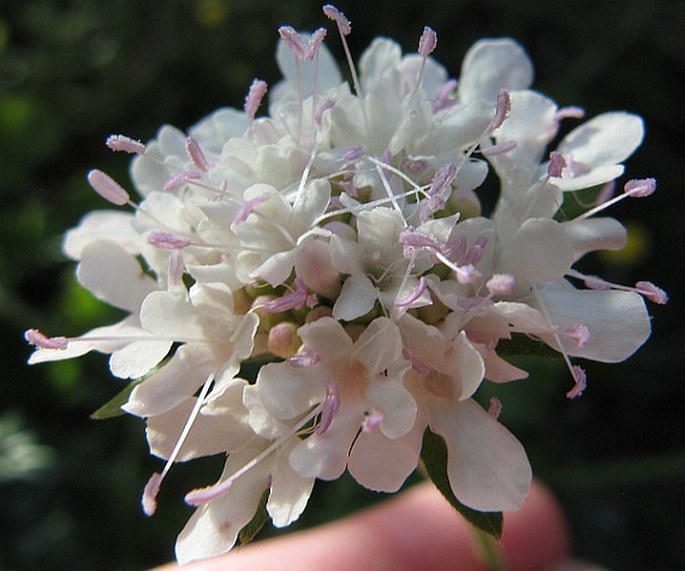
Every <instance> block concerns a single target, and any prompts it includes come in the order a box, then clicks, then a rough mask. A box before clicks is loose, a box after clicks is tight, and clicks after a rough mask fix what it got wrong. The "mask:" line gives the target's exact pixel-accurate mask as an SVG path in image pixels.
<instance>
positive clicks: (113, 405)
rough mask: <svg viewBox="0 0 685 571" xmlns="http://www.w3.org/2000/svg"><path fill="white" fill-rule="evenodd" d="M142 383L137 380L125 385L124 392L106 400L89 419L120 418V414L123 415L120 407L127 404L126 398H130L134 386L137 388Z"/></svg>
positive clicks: (141, 380) (140, 380)
mask: <svg viewBox="0 0 685 571" xmlns="http://www.w3.org/2000/svg"><path fill="white" fill-rule="evenodd" d="M142 382H143V379H142V378H141V379H137V380H135V381H131V382H130V383H129V384H127V385H126V387H125V388H124V390H122V391H119V392H118V393H117V394H116V395H115V396H114V397H113V398H111V399H110V400H108V401H107V402H106V403H105V404H103V405H102V406H101V407H100V408H99V409H97V410H96V411H95V412H94V413H93V414H91V415H90V418H93V419H95V420H105V419H107V418H114V417H116V416H121V415H122V414H124V411H123V410H121V407H122V406H123V405H125V404H126V403H127V402H128V397H129V396H131V393H132V392H133V389H135V388H136V386H138V385H139V384H140V383H142Z"/></svg>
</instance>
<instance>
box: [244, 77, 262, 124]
mask: <svg viewBox="0 0 685 571" xmlns="http://www.w3.org/2000/svg"><path fill="white" fill-rule="evenodd" d="M267 90H268V86H267V83H266V81H262V80H261V79H255V80H254V81H253V82H252V85H250V90H249V91H248V92H247V97H245V105H244V106H243V109H244V110H245V114H246V115H247V116H248V118H249V119H250V121H252V120H253V119H254V118H255V116H256V115H257V109H259V106H260V105H261V104H262V101H263V100H264V96H265V95H266V92H267Z"/></svg>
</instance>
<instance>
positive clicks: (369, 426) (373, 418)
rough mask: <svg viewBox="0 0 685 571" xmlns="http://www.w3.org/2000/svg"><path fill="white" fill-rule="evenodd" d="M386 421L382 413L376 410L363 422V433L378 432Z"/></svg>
mask: <svg viewBox="0 0 685 571" xmlns="http://www.w3.org/2000/svg"><path fill="white" fill-rule="evenodd" d="M384 419H385V417H384V416H383V413H382V412H380V411H378V410H374V411H373V412H371V413H369V414H367V415H366V416H365V417H364V420H363V422H362V431H363V432H366V433H369V432H376V430H378V429H379V428H380V426H381V424H383V420H384Z"/></svg>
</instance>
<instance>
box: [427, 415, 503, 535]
mask: <svg viewBox="0 0 685 571" xmlns="http://www.w3.org/2000/svg"><path fill="white" fill-rule="evenodd" d="M421 460H422V462H423V466H424V468H425V470H426V472H427V473H428V476H429V477H430V479H431V480H432V481H433V483H434V484H435V486H436V487H437V488H438V490H440V493H441V494H442V495H443V496H445V498H446V499H447V501H448V502H449V503H450V504H452V506H453V507H454V509H455V510H457V511H458V512H459V513H460V514H461V515H462V517H463V518H464V519H466V521H468V522H469V523H470V524H471V525H473V526H474V527H476V528H477V529H480V530H481V531H483V532H484V533H487V534H488V535H491V536H492V537H494V538H495V539H499V538H500V537H502V512H479V511H478V510H474V509H472V508H469V507H467V506H465V505H464V504H462V503H461V502H460V501H459V500H458V499H457V498H456V496H455V495H454V492H452V487H451V486H450V482H449V478H448V477H447V446H445V441H444V440H443V439H442V437H441V436H439V435H437V434H435V433H433V432H431V430H430V429H429V428H426V431H425V432H424V433H423V446H422V448H421Z"/></svg>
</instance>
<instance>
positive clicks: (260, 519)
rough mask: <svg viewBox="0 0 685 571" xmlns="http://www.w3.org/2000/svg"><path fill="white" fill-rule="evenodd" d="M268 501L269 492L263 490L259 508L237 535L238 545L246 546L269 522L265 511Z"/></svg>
mask: <svg viewBox="0 0 685 571" xmlns="http://www.w3.org/2000/svg"><path fill="white" fill-rule="evenodd" d="M268 499H269V490H264V493H263V494H262V497H261V499H260V500H259V506H258V507H257V511H256V512H255V514H254V516H252V519H251V520H250V523H248V524H247V525H246V526H245V527H244V528H243V529H241V530H240V533H239V534H238V539H239V540H240V545H246V544H248V543H250V542H251V541H252V540H253V539H254V538H255V537H256V536H257V534H258V533H259V532H260V531H261V529H262V528H263V527H264V525H265V524H266V522H267V521H269V513H268V512H267V511H266V502H267V500H268Z"/></svg>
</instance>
